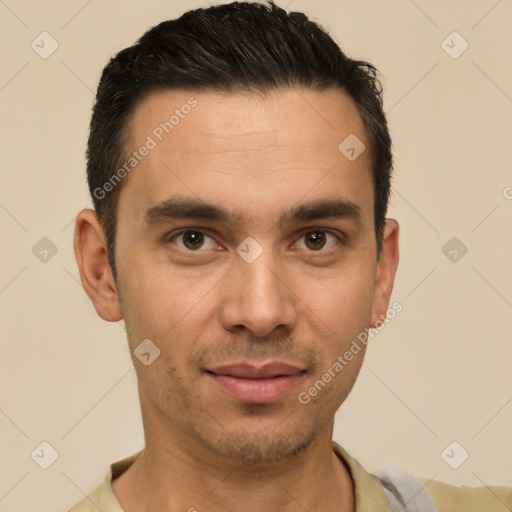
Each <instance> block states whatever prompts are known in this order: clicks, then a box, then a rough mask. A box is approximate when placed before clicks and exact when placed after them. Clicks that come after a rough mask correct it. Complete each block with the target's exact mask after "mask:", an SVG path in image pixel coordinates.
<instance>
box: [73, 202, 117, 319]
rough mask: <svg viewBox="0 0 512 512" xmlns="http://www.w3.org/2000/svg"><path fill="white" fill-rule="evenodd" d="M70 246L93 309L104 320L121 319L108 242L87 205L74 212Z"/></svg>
mask: <svg viewBox="0 0 512 512" xmlns="http://www.w3.org/2000/svg"><path fill="white" fill-rule="evenodd" d="M73 248H74V250H75V258H76V261H77V263H78V269H79V271H80V280H81V281H82V286H83V287H84V290H85V291H86V293H87V295H88V296H89V298H90V299H91V301H92V303H93V305H94V308H95V309H96V313H98V315H99V316H100V317H101V318H103V320H106V321H107V322H117V321H119V320H121V319H122V318H123V315H122V313H121V307H120V305H119V300H118V295H117V290H116V286H115V282H114V277H113V275H112V272H111V270H110V266H109V264H108V258H107V244H106V240H105V236H104V233H103V228H102V226H101V224H100V222H99V220H98V216H97V215H96V212H95V211H94V210H90V209H88V208H86V209H85V210H82V211H81V212H80V213H79V214H78V215H77V218H76V222H75V236H74V241H73Z"/></svg>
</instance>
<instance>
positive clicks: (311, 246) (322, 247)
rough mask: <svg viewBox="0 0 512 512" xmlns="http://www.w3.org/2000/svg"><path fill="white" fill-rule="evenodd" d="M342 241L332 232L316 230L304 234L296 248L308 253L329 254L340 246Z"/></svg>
mask: <svg viewBox="0 0 512 512" xmlns="http://www.w3.org/2000/svg"><path fill="white" fill-rule="evenodd" d="M340 241H341V239H340V238H339V237H338V236H337V235H335V234H334V233H331V232H330V231H326V230H323V229H315V230H313V231H308V232H307V233H304V234H303V235H302V236H301V237H300V239H299V241H298V242H297V243H296V245H295V248H297V249H302V250H305V251H308V252H318V253H327V252H330V250H331V249H335V248H336V246H337V245H340Z"/></svg>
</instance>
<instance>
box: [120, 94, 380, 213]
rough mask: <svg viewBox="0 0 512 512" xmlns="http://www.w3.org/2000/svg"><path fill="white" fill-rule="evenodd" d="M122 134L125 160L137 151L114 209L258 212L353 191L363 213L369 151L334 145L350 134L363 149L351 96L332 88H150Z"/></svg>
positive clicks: (368, 189) (368, 181) (368, 182)
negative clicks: (198, 206)
mask: <svg viewBox="0 0 512 512" xmlns="http://www.w3.org/2000/svg"><path fill="white" fill-rule="evenodd" d="M127 133H128V142H127V144H126V148H127V157H129V156H130V155H133V152H134V151H135V152H136V153H138V156H137V157H135V156H132V158H137V162H135V161H134V162H132V163H136V165H135V166H134V167H133V170H131V171H130V173H129V176H128V178H129V179H127V180H126V183H124V187H125V189H124V190H123V192H122V193H121V195H120V207H121V203H124V204H126V203H128V204H130V209H129V210H130V214H131V215H133V216H134V218H135V217H136V218H139V219H141V218H143V217H144V215H145V213H146V212H147V211H148V209H149V208H151V207H154V206H155V205H158V204H159V203H162V202H164V201H166V200H168V199H169V198H170V197H173V196H180V197H183V196H188V197H194V198H195V199H199V200H201V199H204V200H208V202H209V203H211V202H212V200H217V201H218V202H221V203H223V204H226V203H228V204H229V205H230V207H232V209H233V211H236V210H237V208H238V210H239V211H247V210H250V209H253V210H254V212H253V213H257V212H258V210H259V214H260V215H261V214H262V213H263V210H266V211H271V210H272V211H275V210H276V208H278V206H279V205H277V203H278V202H280V203H283V201H285V202H286V201H288V202H292V203H294V202H295V203H296V202H297V201H298V200H300V198H301V197H303V196H306V195H308V196H309V197H308V198H309V199H312V198H314V196H315V194H317V195H319V197H320V196H322V198H324V199H333V198H334V196H336V195H339V194H342V195H343V194H345V195H352V197H347V199H349V200H352V201H353V202H355V201H354V199H355V197H354V196H358V195H359V203H363V204H359V206H360V207H361V209H363V210H364V208H365V206H368V205H365V204H364V203H365V202H370V203H371V197H372V193H373V191H372V178H371V172H370V155H369V151H363V152H362V153H361V155H360V156H359V157H358V158H357V159H355V160H353V161H351V160H350V159H348V158H347V157H346V156H345V155H344V154H343V153H342V152H340V150H339V146H340V143H342V142H343V141H345V140H347V137H349V139H348V140H353V139H351V138H350V137H354V136H355V137H357V140H359V141H360V143H361V145H362V144H364V146H365V147H367V148H368V147H369V141H368V140H367V137H366V134H365V131H364V127H363V124H362V121H361V118H360V116H359V113H358V111H357V108H356V106H355V104H354V102H353V101H352V100H351V99H350V98H349V97H348V96H347V95H346V94H345V93H344V92H343V91H341V90H339V89H336V90H329V91H322V92H320V91H313V90H309V89H297V90H292V89H284V90H277V91H273V92H270V93H266V94H256V93H219V92H201V93H194V92H193V91H181V90H180V91H174V90H173V91H164V92H156V93H152V94H150V95H148V96H147V97H145V98H144V99H143V100H141V101H140V103H139V104H138V105H137V107H136V109H135V111H134V113H133V115H132V116H131V118H130V119H129V122H128V130H127ZM144 147H147V148H150V149H148V150H144ZM361 147H363V146H361ZM356 149H357V148H356ZM141 153H145V156H143V157H141ZM139 159H140V160H139ZM327 196H331V197H327ZM365 196H366V197H365ZM273 203H275V204H273ZM280 206H283V205H282V204H281V205H280Z"/></svg>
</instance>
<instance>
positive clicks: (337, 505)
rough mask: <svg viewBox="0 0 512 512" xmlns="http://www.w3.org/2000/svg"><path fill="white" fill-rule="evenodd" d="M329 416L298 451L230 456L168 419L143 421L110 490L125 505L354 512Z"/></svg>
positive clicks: (168, 510) (128, 511)
mask: <svg viewBox="0 0 512 512" xmlns="http://www.w3.org/2000/svg"><path fill="white" fill-rule="evenodd" d="M333 423H334V422H333V421H331V422H330V423H329V424H328V425H327V426H326V427H325V428H324V430H323V431H322V432H320V434H319V435H317V436H316V438H315V439H314V440H313V441H312V442H311V443H310V444H309V446H308V447H307V448H305V449H304V450H303V451H302V452H300V453H299V454H297V455H295V456H293V457H289V458H285V459H282V460H278V461H248V460H245V461H244V460H234V459H230V458H226V457H223V456H222V455H219V454H217V453H214V452H213V451H212V450H210V449H209V448H207V447H205V446H204V444H202V442H201V441H199V440H198V439H196V438H193V437H192V436H190V435H189V433H188V432H184V431H183V430H181V429H179V428H177V427H176V426H175V425H174V426H173V425H169V424H168V423H166V424H165V425H164V424H161V425H159V426H157V425H155V424H153V425H148V424H145V425H144V431H145V438H146V439H145V441H146V446H145V448H144V451H143V452H142V453H141V454H140V456H139V457H138V458H137V460H136V461H135V462H134V463H133V464H132V466H130V468H128V469H127V470H126V471H125V472H124V473H123V474H122V475H121V476H120V477H118V478H117V479H115V480H113V482H112V490H113V492H114V494H115V496H116V498H117V499H118V501H119V503H120V504H121V506H122V507H123V510H124V511H125V512H135V511H137V512H153V511H158V512H175V511H189V512H194V510H195V511H197V512H202V511H205V510H208V512H221V511H222V512H225V511H233V512H234V511H235V510H236V511H238V510H240V505H241V504H243V509H244V511H246V512H261V510H265V511H266V512H303V511H304V510H322V511H325V512H354V511H355V505H354V503H355V497H354V495H355V493H354V485H353V482H352V479H351V476H350V473H349V471H348V470H347V468H346V467H345V465H344V464H343V463H342V462H341V461H340V459H339V458H338V457H337V456H336V454H335V453H334V451H333V448H332V429H333Z"/></svg>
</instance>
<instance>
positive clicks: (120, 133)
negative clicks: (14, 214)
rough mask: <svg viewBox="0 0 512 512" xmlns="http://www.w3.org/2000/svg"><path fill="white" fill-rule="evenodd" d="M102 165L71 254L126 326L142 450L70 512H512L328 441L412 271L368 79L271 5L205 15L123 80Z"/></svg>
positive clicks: (161, 32) (133, 51)
mask: <svg viewBox="0 0 512 512" xmlns="http://www.w3.org/2000/svg"><path fill="white" fill-rule="evenodd" d="M87 158H88V162H87V165H88V167H87V170H88V180H89V187H90V190H91V194H92V197H93V201H94V206H95V211H93V210H88V209H86V210H83V211H82V212H80V214H79V215H78V217H77V220H76V229H75V241H74V247H75V254H76V257H77V261H78V265H79V269H80V276H81V280H82V284H83V286H84V289H85V290H86V292H87V294H88V295H89V297H90V298H91V300H92V302H93V304H94V307H95V309H96V311H97V313H98V315H99V316H100V317H101V318H103V319H104V320H107V321H119V320H120V319H124V322H125V325H126V331H127V336H128V342H129V347H130V352H131V355H132V359H133V363H134V366H135V369H136V372H137V379H138V389H139V397H140V403H141V411H142V419H143V425H144V431H145V448H144V450H142V451H141V452H139V453H136V454H134V455H132V456H131V457H128V458H126V459H124V460H122V461H119V462H117V463H115V464H113V465H112V466H111V470H110V471H109V473H108V474H107V478H106V479H105V481H104V482H103V484H102V485H101V486H99V487H98V488H97V489H96V490H94V491H93V492H92V493H91V494H90V495H89V496H88V497H87V498H85V499H84V500H82V501H81V502H80V503H79V504H77V505H76V506H75V507H74V508H73V509H71V510H72V511H73V512H84V511H92V510H102V511H104V512H120V511H125V512H134V511H137V512H152V511H157V510H158V511H159V512H167V511H169V512H170V511H173V512H174V511H187V510H188V511H195V510H196V511H199V512H201V511H226V510H228V511H231V510H240V509H242V510H244V511H247V512H252V511H258V512H261V511H265V512H273V511H286V512H288V511H290V512H291V511H304V510H308V511H332V512H334V511H337V512H339V511H343V512H353V511H357V512H361V511H373V510H375V511H388V510H424V511H430V510H441V511H443V510H450V511H451V510H461V511H462V510H464V511H465V512H469V511H472V510H474V511H476V510H482V511H483V510H485V511H486V512H490V511H498V510H500V511H501V510H509V508H507V507H511V506H512V489H510V488H504V487H496V488H494V489H493V490H492V492H490V491H489V490H488V489H486V488H481V489H470V488H457V487H453V486H449V485H447V484H443V483H440V482H429V483H428V485H427V486H426V487H425V484H426V483H427V481H418V480H416V479H414V478H413V477H408V478H404V479H384V478H383V479H381V480H379V479H377V478H376V477H375V476H373V475H370V474H368V473H367V472H366V471H365V470H364V469H363V468H362V467H361V466H360V465H359V464H358V462H357V461H356V460H354V459H353V458H351V457H350V456H349V454H348V453H347V452H346V451H345V450H343V449H342V448H341V447H340V446H338V445H336V444H335V443H333V442H332V431H333V423H334V414H335V412H336V410H337V409H338V408H339V407H340V405H341V404H342V403H343V401H344V400H345V399H346V397H347V396H348V394H349V393H350V390H351V389H352V387H353V385H354V382H355V380H356V378H357V375H358V373H359V370H360V368H361V365H362V363H363V357H364V353H365V348H366V342H365V338H364V336H361V335H362V333H366V332H367V330H368V328H372V327H378V325H380V324H379V322H380V323H382V322H383V321H384V319H385V318H386V314H387V312H388V310H389V309H390V296H391V292H392V288H393V282H394V277H395V272H396V268H397V264H398V223H397V222H396V221H395V220H393V219H386V218H385V215H386V210H387V203H388V196H389V190H390V174H391V169H392V155H391V141H390V137H389V133H388V128H387V124H386V119H385V116H384V113H383V110H382V104H381V95H380V84H379V82H378V80H377V78H376V71H375V68H373V66H371V65H370V64H368V63H365V62H358V61H354V60H351V59H349V58H348V57H347V56H345V55H344V54H343V53H342V52H341V50H340V49H339V48H338V46H337V45H336V44H335V43H334V42H333V41H332V39H331V38H330V37H329V36H328V35H327V34H326V33H325V32H324V31H323V30H322V29H321V28H320V27H318V26H317V25H315V24H313V23H312V22H310V21H309V20H308V19H307V18H306V17H305V16H304V15H303V14H300V13H291V14H287V13H286V12H285V11H284V10H282V9H279V8H277V7H276V6H275V5H273V4H269V5H261V4H255V3H253V4H249V3H233V4H229V5H224V6H218V7H212V8H209V9H205V10H203V9H201V10H195V11H190V12H188V13H186V14H184V15H183V16H182V17H181V18H179V19H178V20H174V21H167V22H164V23H161V24H160V25H158V26H156V27H154V28H153V29H151V30H150V31H148V32H147V33H146V34H145V35H144V36H143V37H142V38H141V39H140V41H139V42H138V43H137V44H136V45H134V46H132V47H130V48H127V49H125V50H123V51H121V52H120V53H119V54H118V55H117V56H116V57H115V58H113V59H112V60H111V61H110V63H109V64H108V65H107V67H106V68H105V70H104V71H103V75H102V78H101V81H100V84H99V87H98V92H97V98H96V103H95V106H94V112H93V116H92V121H91V131H90V137H89V145H88V151H87ZM356 340H358V343H356Z"/></svg>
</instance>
